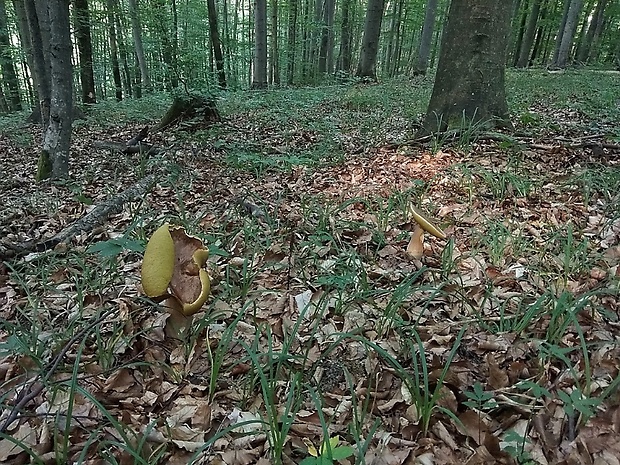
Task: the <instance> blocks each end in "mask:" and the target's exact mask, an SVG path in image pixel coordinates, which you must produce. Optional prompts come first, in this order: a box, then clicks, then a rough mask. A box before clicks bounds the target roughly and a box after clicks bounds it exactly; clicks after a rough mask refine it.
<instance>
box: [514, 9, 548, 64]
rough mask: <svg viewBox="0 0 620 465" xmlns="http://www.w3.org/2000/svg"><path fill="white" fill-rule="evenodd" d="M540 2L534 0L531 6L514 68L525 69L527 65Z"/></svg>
mask: <svg viewBox="0 0 620 465" xmlns="http://www.w3.org/2000/svg"><path fill="white" fill-rule="evenodd" d="M541 3H542V0H534V3H533V4H532V10H531V11H530V16H529V18H528V21H527V27H526V28H525V33H524V34H523V40H522V41H521V48H520V50H519V57H518V58H517V63H516V67H517V68H525V67H526V66H527V65H528V62H529V58H530V51H531V50H532V45H533V44H534V36H535V35H536V25H537V24H538V15H539V14H540V5H541Z"/></svg>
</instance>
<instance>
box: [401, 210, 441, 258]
mask: <svg viewBox="0 0 620 465" xmlns="http://www.w3.org/2000/svg"><path fill="white" fill-rule="evenodd" d="M410 209H411V216H412V217H413V219H414V220H415V222H416V227H415V229H414V230H413V233H412V234H411V240H410V241H409V244H408V245H407V254H408V255H409V256H410V257H412V258H414V259H416V260H419V259H420V258H422V256H423V255H424V232H427V233H429V234H432V235H433V236H435V237H438V238H439V239H445V238H446V234H445V233H444V232H443V231H442V230H441V229H439V228H438V227H437V226H435V225H434V224H433V223H432V222H431V221H430V220H429V219H428V218H427V217H426V216H424V215H423V214H422V213H421V212H420V211H419V210H417V209H416V208H414V207H413V206H412V207H410Z"/></svg>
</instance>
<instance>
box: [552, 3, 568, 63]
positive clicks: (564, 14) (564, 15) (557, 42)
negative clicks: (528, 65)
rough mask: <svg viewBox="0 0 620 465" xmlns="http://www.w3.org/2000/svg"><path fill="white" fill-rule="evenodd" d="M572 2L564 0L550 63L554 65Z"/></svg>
mask: <svg viewBox="0 0 620 465" xmlns="http://www.w3.org/2000/svg"><path fill="white" fill-rule="evenodd" d="M571 3H572V0H564V7H563V8H564V10H563V12H562V21H560V27H559V28H558V34H557V36H556V38H555V48H554V50H553V60H552V63H553V64H555V63H556V62H557V61H558V54H559V53H560V45H561V44H562V38H563V37H564V31H565V29H566V21H567V20H568V10H569V9H570V6H571Z"/></svg>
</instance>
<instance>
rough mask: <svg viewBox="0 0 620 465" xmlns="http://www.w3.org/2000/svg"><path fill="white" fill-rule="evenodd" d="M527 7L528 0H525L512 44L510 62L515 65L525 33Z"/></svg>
mask: <svg viewBox="0 0 620 465" xmlns="http://www.w3.org/2000/svg"><path fill="white" fill-rule="evenodd" d="M528 9H529V0H525V4H524V5H523V13H522V14H521V20H520V21H519V30H518V31H517V40H516V42H515V46H514V56H513V57H512V64H513V65H514V66H516V65H517V60H518V59H519V54H520V52H521V44H522V43H523V35H524V34H525V24H526V22H527V12H528Z"/></svg>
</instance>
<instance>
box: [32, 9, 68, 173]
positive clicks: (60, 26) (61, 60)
mask: <svg viewBox="0 0 620 465" xmlns="http://www.w3.org/2000/svg"><path fill="white" fill-rule="evenodd" d="M46 3H47V7H48V8H49V10H48V15H49V24H50V35H49V38H50V49H49V63H50V70H51V73H50V77H51V79H50V82H51V86H50V88H51V93H50V97H51V99H50V116H49V123H48V126H47V129H46V131H45V136H44V138H43V150H42V151H41V156H40V159H39V168H40V170H39V172H38V173H37V179H38V180H41V179H44V178H45V177H47V175H49V176H51V177H52V178H53V179H60V178H65V177H67V176H68V174H69V149H70V146H71V125H72V115H71V111H72V107H73V85H72V66H71V35H70V34H71V32H70V31H71V29H70V20H69V0H46ZM47 168H51V169H50V171H49V172H46V171H47Z"/></svg>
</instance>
